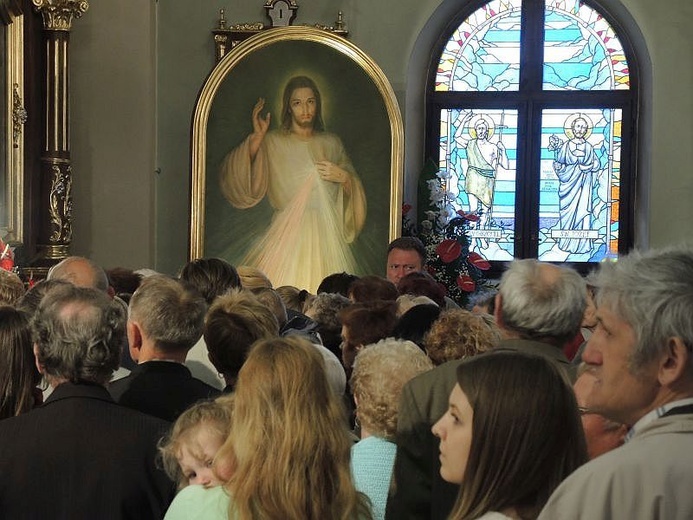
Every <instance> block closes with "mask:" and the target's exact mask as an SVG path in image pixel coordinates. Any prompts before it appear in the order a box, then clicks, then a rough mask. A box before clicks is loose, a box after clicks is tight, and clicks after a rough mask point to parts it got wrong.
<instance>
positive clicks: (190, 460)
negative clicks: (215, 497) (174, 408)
mask: <svg viewBox="0 0 693 520" xmlns="http://www.w3.org/2000/svg"><path fill="white" fill-rule="evenodd" d="M232 412H233V397H232V396H224V397H220V398H219V399H217V400H216V401H201V402H199V403H197V404H195V405H193V406H192V407H190V408H189V409H188V410H186V411H185V412H183V413H182V414H181V415H180V417H178V419H177V420H176V422H175V423H174V425H173V428H172V429H171V433H170V435H169V436H168V437H167V438H165V439H163V442H162V444H161V445H160V446H159V451H160V453H161V457H162V459H163V462H164V469H165V470H166V473H167V474H168V476H169V477H170V478H171V480H173V481H174V482H177V484H178V489H179V490H181V489H183V488H184V487H186V486H188V485H191V484H197V485H202V486H204V487H205V488H209V487H212V486H219V485H221V484H222V483H223V481H222V480H220V478H219V476H217V475H216V473H215V472H214V468H213V464H214V457H215V456H216V454H217V451H219V448H221V446H222V444H224V442H225V441H226V438H227V437H228V435H229V430H230V429H231V414H232Z"/></svg>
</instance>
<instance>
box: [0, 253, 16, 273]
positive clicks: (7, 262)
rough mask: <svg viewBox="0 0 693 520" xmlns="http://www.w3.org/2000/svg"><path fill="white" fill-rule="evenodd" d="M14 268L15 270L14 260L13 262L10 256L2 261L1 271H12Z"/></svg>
mask: <svg viewBox="0 0 693 520" xmlns="http://www.w3.org/2000/svg"><path fill="white" fill-rule="evenodd" d="M12 268H14V260H12V259H11V258H10V257H9V256H6V257H5V258H3V259H2V260H0V269H4V270H5V271H11V270H12Z"/></svg>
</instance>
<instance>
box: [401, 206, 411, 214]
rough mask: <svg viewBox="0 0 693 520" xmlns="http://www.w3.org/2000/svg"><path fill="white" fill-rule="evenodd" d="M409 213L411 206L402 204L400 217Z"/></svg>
mask: <svg viewBox="0 0 693 520" xmlns="http://www.w3.org/2000/svg"><path fill="white" fill-rule="evenodd" d="M410 211H411V204H402V215H406V214H407V213H409V212H410Z"/></svg>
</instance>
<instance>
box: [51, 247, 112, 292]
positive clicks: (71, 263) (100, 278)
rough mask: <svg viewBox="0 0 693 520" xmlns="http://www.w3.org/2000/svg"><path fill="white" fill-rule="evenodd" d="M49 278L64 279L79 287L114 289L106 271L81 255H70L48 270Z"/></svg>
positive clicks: (110, 290)
mask: <svg viewBox="0 0 693 520" xmlns="http://www.w3.org/2000/svg"><path fill="white" fill-rule="evenodd" d="M46 279H47V280H63V281H66V282H70V283H71V284H73V285H76V286H77V287H91V288H92V289H97V290H99V291H103V292H106V293H109V294H110V295H111V296H113V292H112V291H113V289H112V288H111V287H110V286H109V284H108V276H106V272H105V271H104V270H103V269H102V268H101V267H99V266H98V265H97V264H96V263H94V262H93V261H91V260H89V259H88V258H83V257H81V256H68V257H67V258H66V259H65V260H63V261H62V262H60V263H58V264H55V265H54V266H53V267H51V269H50V270H49V271H48V276H47V277H46Z"/></svg>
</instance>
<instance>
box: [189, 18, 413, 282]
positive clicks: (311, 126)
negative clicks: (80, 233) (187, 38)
mask: <svg viewBox="0 0 693 520" xmlns="http://www.w3.org/2000/svg"><path fill="white" fill-rule="evenodd" d="M401 144H402V124H401V117H400V114H399V110H398V108H397V104H396V100H395V97H394V94H393V92H392V89H391V87H390V85H389V83H388V82H387V79H386V78H385V77H384V75H383V73H382V71H381V70H380V69H379V68H378V67H377V65H376V64H375V63H374V62H373V61H372V60H371V59H370V58H369V57H368V56H366V55H365V54H364V53H363V52H362V51H360V50H359V49H358V48H357V47H356V46H354V45H353V44H351V43H349V42H348V41H346V40H344V39H343V38H341V37H339V36H336V35H333V34H331V33H329V32H326V31H323V30H321V29H315V28H309V27H286V28H282V29H272V30H268V31H265V32H262V33H260V34H258V35H256V36H255V37H253V38H251V39H249V40H247V41H245V42H243V43H241V44H239V45H238V46H237V47H235V48H234V49H233V50H232V51H231V52H230V53H229V54H228V55H226V56H225V57H224V58H223V59H222V61H221V62H220V63H219V64H218V65H217V66H216V67H215V69H214V70H213V71H212V73H211V74H210V76H209V78H208V79H207V81H206V82H205V85H204V86H203V88H202V90H201V93H200V97H199V99H198V103H197V106H196V110H195V117H194V121H193V161H192V166H193V172H192V174H193V186H192V214H191V217H192V218H191V248H190V253H191V255H190V256H191V258H196V257H201V256H205V257H219V258H224V259H226V260H228V261H229V262H230V263H232V264H233V265H250V266H253V267H257V268H259V269H260V270H262V271H264V272H266V274H267V275H268V276H269V278H270V280H271V281H272V283H273V284H274V285H275V286H280V285H294V286H297V287H299V288H301V289H308V290H310V291H315V289H316V288H317V284H318V283H319V281H320V280H321V279H322V278H323V277H324V276H326V275H328V274H332V273H333V272H341V271H347V272H351V273H353V274H357V275H364V274H380V275H382V274H384V264H385V260H384V259H385V256H386V248H387V244H388V242H389V241H390V239H391V238H393V237H394V236H396V235H397V234H398V232H399V216H400V213H399V208H400V206H401V184H402V183H401V176H402V174H401V162H402V161H401V155H402V146H401Z"/></svg>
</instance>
